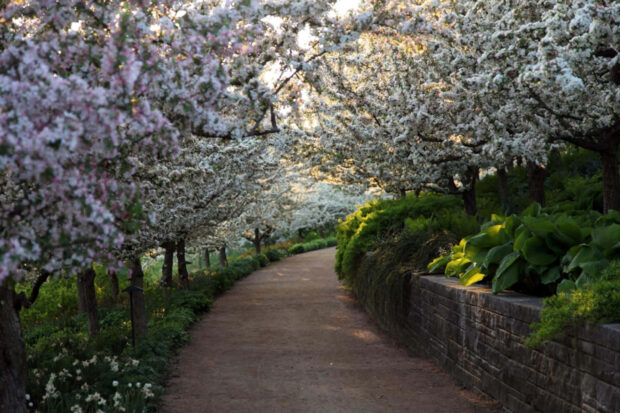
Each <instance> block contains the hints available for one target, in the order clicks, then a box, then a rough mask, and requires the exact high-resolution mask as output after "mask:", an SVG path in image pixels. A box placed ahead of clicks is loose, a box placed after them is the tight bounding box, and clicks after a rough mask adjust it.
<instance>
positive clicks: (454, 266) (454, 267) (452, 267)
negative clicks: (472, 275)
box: [446, 258, 471, 276]
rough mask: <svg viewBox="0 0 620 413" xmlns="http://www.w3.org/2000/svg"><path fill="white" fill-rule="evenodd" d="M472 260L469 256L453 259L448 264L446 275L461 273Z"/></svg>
mask: <svg viewBox="0 0 620 413" xmlns="http://www.w3.org/2000/svg"><path fill="white" fill-rule="evenodd" d="M470 264H471V261H470V260H468V259H467V258H459V259H457V260H452V261H450V262H449V263H448V264H447V265H446V275H448V276H455V275H459V274H461V273H462V272H463V270H464V268H466V266H468V265H470Z"/></svg>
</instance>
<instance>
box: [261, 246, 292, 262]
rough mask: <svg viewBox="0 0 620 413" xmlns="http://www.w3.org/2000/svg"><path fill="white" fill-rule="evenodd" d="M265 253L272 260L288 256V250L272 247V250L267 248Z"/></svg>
mask: <svg viewBox="0 0 620 413" xmlns="http://www.w3.org/2000/svg"><path fill="white" fill-rule="evenodd" d="M265 255H266V256H267V259H268V260H269V261H270V262H276V261H280V260H281V259H282V258H284V257H286V256H287V255H288V254H287V252H286V250H278V249H271V250H267V251H266V252H265Z"/></svg>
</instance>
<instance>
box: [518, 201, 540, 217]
mask: <svg viewBox="0 0 620 413" xmlns="http://www.w3.org/2000/svg"><path fill="white" fill-rule="evenodd" d="M541 210H542V207H541V206H540V204H539V203H538V202H534V203H532V204H531V205H530V206H529V207H527V208H525V209H524V210H523V212H522V213H521V215H523V216H526V217H537V216H538V215H540V211H541Z"/></svg>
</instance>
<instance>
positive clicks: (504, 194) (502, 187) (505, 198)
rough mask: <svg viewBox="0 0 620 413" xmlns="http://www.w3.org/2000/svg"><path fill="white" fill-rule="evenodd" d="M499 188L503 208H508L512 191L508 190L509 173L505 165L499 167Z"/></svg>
mask: <svg viewBox="0 0 620 413" xmlns="http://www.w3.org/2000/svg"><path fill="white" fill-rule="evenodd" d="M497 189H498V192H499V202H500V204H501V206H502V208H504V209H506V208H508V206H509V205H510V191H509V190H508V174H507V173H506V169H505V168H503V167H499V166H498V167H497Z"/></svg>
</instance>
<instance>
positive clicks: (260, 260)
mask: <svg viewBox="0 0 620 413" xmlns="http://www.w3.org/2000/svg"><path fill="white" fill-rule="evenodd" d="M252 258H254V259H256V261H258V263H259V265H260V266H261V267H264V266H266V265H267V264H269V258H268V257H267V255H265V254H257V255H255V256H254V257H252Z"/></svg>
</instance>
